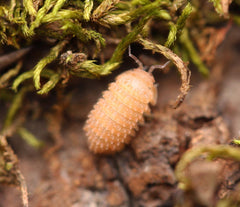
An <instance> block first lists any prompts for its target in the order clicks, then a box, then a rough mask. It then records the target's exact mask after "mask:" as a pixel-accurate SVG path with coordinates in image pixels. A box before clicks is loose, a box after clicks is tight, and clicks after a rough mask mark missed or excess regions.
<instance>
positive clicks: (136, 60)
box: [128, 45, 170, 74]
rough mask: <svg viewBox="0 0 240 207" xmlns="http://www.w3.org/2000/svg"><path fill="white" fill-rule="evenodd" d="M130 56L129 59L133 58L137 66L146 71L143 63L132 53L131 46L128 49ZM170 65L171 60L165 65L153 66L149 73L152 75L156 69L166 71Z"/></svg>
mask: <svg viewBox="0 0 240 207" xmlns="http://www.w3.org/2000/svg"><path fill="white" fill-rule="evenodd" d="M128 55H129V57H131V58H132V59H133V60H134V61H135V62H136V63H137V64H138V68H139V69H142V70H144V69H145V67H144V66H143V63H142V62H141V61H140V60H139V59H138V58H137V57H136V56H135V55H133V54H132V53H131V46H130V45H129V47H128ZM169 63H170V60H169V61H167V62H166V63H164V64H163V65H152V66H151V67H150V68H149V69H148V72H149V73H151V74H152V72H153V71H154V70H155V69H164V68H165V67H166V66H167V65H168V64H169Z"/></svg>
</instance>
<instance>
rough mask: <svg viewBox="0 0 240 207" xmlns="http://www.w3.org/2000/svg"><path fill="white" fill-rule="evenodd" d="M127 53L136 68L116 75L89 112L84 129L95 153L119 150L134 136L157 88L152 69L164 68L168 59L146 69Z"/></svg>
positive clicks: (155, 95) (108, 152) (90, 146)
mask: <svg viewBox="0 0 240 207" xmlns="http://www.w3.org/2000/svg"><path fill="white" fill-rule="evenodd" d="M130 56H131V57H132V58H133V59H134V60H135V61H136V62H137V63H138V64H139V67H138V68H136V69H133V70H129V71H126V72H123V73H122V74H120V75H118V76H117V77H116V80H115V82H113V83H110V84H109V86H108V90H106V91H104V92H103V94H102V98H100V99H99V100H98V102H97V103H96V104H95V105H94V108H93V109H92V111H91V112H90V113H89V115H88V119H87V121H86V124H85V126H84V131H85V132H86V135H87V137H88V145H89V148H90V150H91V151H92V152H94V153H97V154H113V153H116V152H119V151H120V150H122V149H123V148H124V146H125V145H126V144H128V143H129V142H130V140H131V137H133V136H134V135H135V133H136V131H137V130H138V125H139V124H143V123H144V117H143V115H144V114H149V113H150V107H149V104H151V105H155V104H156V101H157V88H156V85H155V84H154V83H155V80H154V77H153V75H152V71H153V70H154V69H155V68H157V67H158V68H164V67H165V66H166V64H168V62H167V63H166V64H164V65H162V66H159V65H156V66H152V67H151V68H150V69H149V72H146V71H144V70H143V66H142V63H141V62H140V61H139V60H138V59H137V58H136V57H135V56H133V55H132V54H130Z"/></svg>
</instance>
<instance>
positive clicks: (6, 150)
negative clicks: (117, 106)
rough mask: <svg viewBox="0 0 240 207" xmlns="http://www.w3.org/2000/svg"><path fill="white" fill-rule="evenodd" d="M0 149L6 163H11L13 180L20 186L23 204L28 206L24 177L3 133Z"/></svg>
mask: <svg viewBox="0 0 240 207" xmlns="http://www.w3.org/2000/svg"><path fill="white" fill-rule="evenodd" d="M0 149H1V150H2V151H3V156H4V160H7V163H9V164H11V166H10V167H11V168H10V170H11V173H14V174H15V176H16V180H15V182H16V184H18V185H19V186H20V188H21V193H22V202H23V206H24V207H28V192H27V185H26V182H25V179H24V177H23V175H22V173H21V172H20V170H19V166H18V159H17V156H16V155H15V154H14V152H13V150H12V149H11V148H10V147H9V145H8V143H7V139H6V137H5V136H3V135H0ZM7 163H6V164H7Z"/></svg>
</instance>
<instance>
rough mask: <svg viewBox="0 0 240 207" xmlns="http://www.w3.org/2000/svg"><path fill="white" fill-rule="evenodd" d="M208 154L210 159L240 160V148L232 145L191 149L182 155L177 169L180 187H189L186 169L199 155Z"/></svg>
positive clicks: (185, 188)
mask: <svg viewBox="0 0 240 207" xmlns="http://www.w3.org/2000/svg"><path fill="white" fill-rule="evenodd" d="M206 154H207V158H208V159H215V158H222V159H233V160H236V161H240V149H238V148H235V147H231V146H224V145H216V146H210V147H206V146H203V147H198V148H194V149H190V150H188V151H187V152H186V153H185V154H184V155H183V156H182V158H181V160H180V161H179V162H178V164H177V167H176V170H175V174H176V177H177V179H178V181H179V188H181V189H184V190H187V189H188V188H189V186H190V185H189V180H188V178H187V177H186V175H185V170H186V168H187V166H188V165H189V164H190V163H191V162H193V161H194V160H195V159H196V158H197V157H200V156H202V155H206Z"/></svg>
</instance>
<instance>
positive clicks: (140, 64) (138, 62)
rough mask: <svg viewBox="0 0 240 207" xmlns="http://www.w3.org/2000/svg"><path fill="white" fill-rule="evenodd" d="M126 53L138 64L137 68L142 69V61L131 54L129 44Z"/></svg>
mask: <svg viewBox="0 0 240 207" xmlns="http://www.w3.org/2000/svg"><path fill="white" fill-rule="evenodd" d="M128 55H129V57H131V58H132V59H133V60H134V61H135V62H136V63H137V64H138V68H139V69H142V70H143V69H144V68H143V64H142V62H141V61H140V60H139V59H138V58H137V57H136V56H135V55H133V54H132V52H131V46H130V45H129V47H128Z"/></svg>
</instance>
